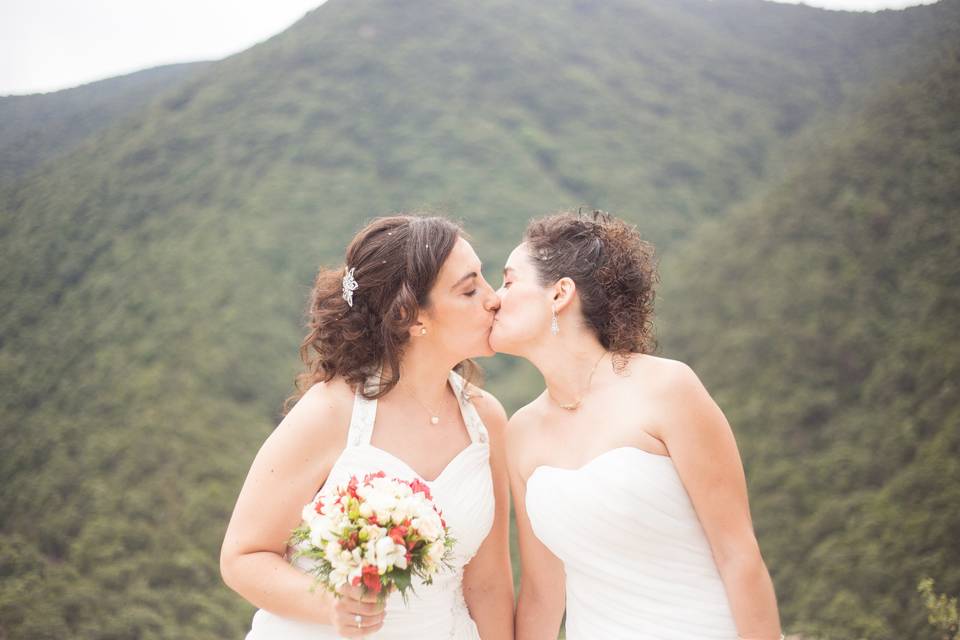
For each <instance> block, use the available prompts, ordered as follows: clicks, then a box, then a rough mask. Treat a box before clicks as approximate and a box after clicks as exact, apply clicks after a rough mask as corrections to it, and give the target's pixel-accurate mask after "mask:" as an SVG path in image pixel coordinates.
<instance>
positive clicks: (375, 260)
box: [283, 214, 478, 413]
mask: <svg viewBox="0 0 960 640" xmlns="http://www.w3.org/2000/svg"><path fill="white" fill-rule="evenodd" d="M462 235H463V231H462V229H461V228H460V227H459V225H457V224H456V223H454V222H452V221H450V220H448V219H447V218H444V217H441V216H416V215H407V214H402V215H394V216H387V217H381V218H375V219H374V220H373V221H372V222H370V224H368V225H367V226H366V227H364V228H363V229H361V230H360V232H359V233H357V235H355V236H354V238H353V240H352V241H351V242H350V244H349V246H348V247H347V252H346V264H345V265H344V266H342V267H339V268H337V269H328V268H325V267H320V270H319V272H318V273H317V277H316V279H315V281H314V285H313V289H312V291H311V292H310V301H309V305H308V308H307V313H306V315H307V318H308V320H307V324H306V327H307V329H308V330H309V332H308V333H307V335H306V337H305V338H304V339H303V341H302V342H301V344H300V358H301V360H303V362H304V364H306V371H304V372H302V373H300V374H299V375H298V376H297V378H296V381H295V386H296V389H297V392H296V393H295V394H294V395H292V396H290V397H289V398H287V400H286V401H285V402H284V405H283V413H287V412H288V411H289V409H290V408H291V407H292V405H293V404H295V403H296V401H297V400H299V399H300V398H301V397H302V396H303V394H304V393H306V392H307V390H308V389H309V388H310V387H312V386H313V385H314V384H317V383H318V382H329V381H330V380H332V379H333V378H335V377H337V376H341V377H342V378H343V379H344V380H345V381H346V382H347V383H348V384H349V385H350V387H351V388H353V389H354V390H356V389H357V388H358V387H359V389H360V390H361V391H360V392H361V393H362V394H363V395H364V396H365V397H367V398H370V399H374V398H379V397H381V396H383V395H385V394H387V393H388V392H389V391H390V390H391V389H393V387H395V386H396V384H397V383H398V382H399V381H400V360H401V358H402V357H403V352H404V348H405V346H406V345H407V343H408V342H409V340H410V328H411V327H412V326H413V325H414V324H416V322H417V315H418V312H419V311H420V310H421V309H424V308H428V307H429V305H430V299H429V293H430V289H431V288H432V287H433V284H434V283H435V282H436V280H437V275H438V274H439V273H440V268H441V267H442V266H443V263H444V261H446V259H447V257H448V256H449V255H450V251H451V250H452V249H453V246H454V244H456V242H457V239H458V238H459V237H461V236H462ZM348 269H353V270H354V273H353V277H354V279H355V280H356V282H357V284H358V285H359V286H358V288H357V289H356V290H355V291H354V292H353V306H350V305H349V304H348V303H347V301H346V300H344V299H343V295H342V294H343V288H342V287H343V285H342V283H343V278H344V276H345V275H346V273H347V270H348ZM381 368H383V375H382V376H381V377H380V378H379V380H377V381H376V382H377V383H378V384H373V385H367V384H366V383H367V380H368V379H370V378H371V376H376V375H377V374H378V373H379V372H380V370H381ZM456 369H457V370H459V371H463V372H466V373H467V376H466V377H468V378H470V377H472V374H474V373H475V372H476V371H478V368H477V366H476V365H475V364H474V363H473V362H472V361H470V360H465V361H464V362H461V363H460V364H458V365H457V367H456Z"/></svg>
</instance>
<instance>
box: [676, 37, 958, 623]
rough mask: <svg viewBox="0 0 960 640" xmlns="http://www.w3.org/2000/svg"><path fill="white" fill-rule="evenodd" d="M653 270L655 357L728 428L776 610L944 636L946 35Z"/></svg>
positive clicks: (952, 100)
mask: <svg viewBox="0 0 960 640" xmlns="http://www.w3.org/2000/svg"><path fill="white" fill-rule="evenodd" d="M956 26H957V25H956V23H954V33H953V35H952V37H951V39H950V40H949V41H948V42H949V43H950V45H951V46H948V47H943V46H942V44H943V43H942V42H941V43H937V42H931V43H930V45H929V48H930V53H931V55H930V56H928V57H929V58H932V62H929V63H928V67H927V68H926V69H924V70H923V72H922V73H917V74H912V75H911V77H909V78H908V79H904V80H902V81H900V82H893V83H889V84H888V85H887V86H886V87H885V88H884V89H883V90H882V91H880V94H879V95H878V96H877V97H876V99H875V100H873V101H872V102H871V103H870V104H869V105H868V106H867V107H866V108H865V110H864V111H863V112H861V113H859V114H858V115H857V117H855V118H844V119H841V120H840V121H838V122H836V123H835V126H834V127H833V130H832V135H831V136H825V137H823V138H821V144H819V145H817V146H815V147H814V148H811V149H808V150H807V151H808V153H810V156H809V157H808V158H806V159H805V161H804V162H803V163H802V164H801V166H800V168H798V169H797V170H795V171H794V172H792V174H791V175H790V177H789V178H788V179H786V180H785V181H784V182H783V183H782V184H780V185H779V186H777V187H776V188H773V189H772V190H771V191H770V193H769V194H768V195H766V196H765V197H763V198H760V199H758V200H757V201H756V202H754V203H753V204H751V205H749V206H746V207H743V208H742V209H741V210H738V211H736V212H735V213H733V214H731V215H730V216H728V217H727V218H726V219H725V220H724V221H723V222H722V224H709V225H705V226H704V227H702V228H701V229H699V230H698V232H697V233H696V234H695V237H694V238H692V239H691V240H690V241H689V242H688V243H687V244H686V245H685V246H683V247H682V248H680V249H679V250H678V251H676V252H674V253H673V254H672V255H671V256H670V257H669V258H668V259H667V260H666V261H665V262H664V266H663V269H664V274H665V286H664V292H663V294H662V296H661V303H660V309H661V315H660V322H661V327H662V332H661V333H662V335H663V336H664V348H665V350H667V351H668V352H670V353H671V354H673V355H675V356H678V357H682V358H685V359H687V360H688V361H689V362H690V363H691V364H692V365H693V366H694V367H695V368H696V369H697V370H698V371H699V373H700V375H701V377H702V378H703V380H704V382H705V383H706V384H707V386H708V388H710V389H711V391H712V392H713V393H714V395H715V397H716V398H717V400H718V402H719V403H720V405H721V406H722V407H723V408H724V409H725V411H726V413H727V416H728V418H730V420H731V423H732V424H733V425H734V427H735V431H736V432H737V434H738V440H739V442H740V447H741V451H742V453H743V457H744V461H745V465H746V467H747V471H748V478H749V485H750V490H751V501H752V508H753V514H754V520H755V524H756V528H757V531H758V535H759V537H760V540H761V544H762V547H763V550H764V553H765V557H766V559H767V561H768V564H769V566H770V568H771V570H772V573H773V576H774V580H775V583H776V585H777V589H778V595H779V598H780V602H781V607H782V613H783V617H784V619H785V620H787V621H790V622H792V623H793V625H792V628H793V629H794V630H796V631H804V632H805V633H810V634H811V635H813V636H816V637H820V636H821V635H822V637H825V638H916V639H920V638H929V639H930V640H933V639H934V638H939V637H940V636H938V635H936V634H935V633H934V632H933V630H932V629H931V628H929V627H928V625H927V621H926V614H925V611H924V608H923V605H922V601H921V599H920V598H919V596H918V595H917V593H916V586H917V583H918V582H919V581H920V579H921V578H923V577H924V576H931V577H933V578H934V579H935V580H936V581H937V584H938V585H939V587H940V588H941V589H943V590H945V591H946V592H948V593H954V594H955V593H957V592H958V591H960V546H958V543H957V540H958V538H957V533H958V531H960V388H958V386H957V382H958V380H960V340H958V336H957V327H958V326H960V205H958V203H960V47H958V46H957V45H956V43H958V42H960V29H957V28H956Z"/></svg>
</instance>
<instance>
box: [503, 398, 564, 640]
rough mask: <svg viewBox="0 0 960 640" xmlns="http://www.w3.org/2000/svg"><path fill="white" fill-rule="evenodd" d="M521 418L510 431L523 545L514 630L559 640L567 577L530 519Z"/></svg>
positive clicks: (521, 638) (530, 639)
mask: <svg viewBox="0 0 960 640" xmlns="http://www.w3.org/2000/svg"><path fill="white" fill-rule="evenodd" d="M521 414H522V411H521V412H518V413H517V414H515V415H514V416H513V418H512V419H511V420H510V424H509V425H508V427H507V460H508V468H509V472H510V489H511V492H512V494H513V509H514V513H516V516H517V534H518V538H519V541H520V597H519V599H518V601H517V614H516V621H515V623H514V627H515V633H516V638H517V640H540V639H543V638H548V639H550V640H555V639H556V637H557V634H558V633H559V631H560V623H561V621H562V620H563V612H564V610H565V608H566V591H565V584H566V575H565V573H564V569H563V562H561V561H560V559H559V558H557V557H556V556H555V555H553V553H551V552H550V550H549V549H547V548H546V547H545V546H544V545H543V543H542V542H540V540H539V539H538V538H537V536H536V535H535V534H534V532H533V528H532V527H531V526H530V520H529V518H528V517H527V508H526V502H525V500H526V481H527V478H526V476H525V475H524V474H523V472H522V469H524V468H525V467H524V464H523V462H524V457H525V455H526V454H527V452H526V451H525V443H524V437H523V435H524V434H523V425H522V422H523V416H522V415H521ZM531 471H532V470H531Z"/></svg>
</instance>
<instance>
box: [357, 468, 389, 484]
mask: <svg viewBox="0 0 960 640" xmlns="http://www.w3.org/2000/svg"><path fill="white" fill-rule="evenodd" d="M386 477H387V474H386V473H384V472H383V471H377V472H376V473H368V474H367V475H365V476H364V477H363V483H364V484H370V481H371V480H373V479H374V478H386Z"/></svg>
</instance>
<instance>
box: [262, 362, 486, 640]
mask: <svg viewBox="0 0 960 640" xmlns="http://www.w3.org/2000/svg"><path fill="white" fill-rule="evenodd" d="M463 384H464V382H463V378H461V377H460V376H459V375H457V374H456V373H454V372H451V373H450V385H451V387H452V388H453V391H454V394H455V395H456V396H457V398H458V401H459V403H460V411H461V414H462V416H463V421H464V424H465V425H466V427H467V431H468V432H469V434H470V441H471V442H470V444H469V445H468V446H467V447H466V448H465V449H463V450H461V451H460V453H458V454H457V455H456V456H455V457H454V458H453V459H452V460H451V461H450V462H449V463H448V464H447V466H446V467H445V468H444V469H443V471H441V473H440V475H439V476H437V478H435V479H434V480H427V481H426V483H427V484H428V485H429V486H430V492H431V494H432V495H433V499H434V501H435V502H436V503H437V504H438V505H439V507H440V509H441V510H442V511H443V517H444V519H445V520H446V522H447V524H448V525H449V527H450V534H451V535H452V536H453V537H454V538H455V539H456V546H455V547H454V550H453V552H454V555H453V565H454V570H453V571H446V570H443V571H440V572H439V573H438V574H436V575H435V576H434V579H433V584H430V585H425V584H423V583H421V582H420V581H419V580H418V579H417V578H414V583H413V587H414V589H415V593H414V594H411V595H410V599H409V602H408V603H407V604H404V602H403V599H402V597H401V596H400V594H398V593H395V594H393V595H391V596H390V597H389V598H388V600H387V605H386V618H385V622H384V626H383V628H382V629H381V630H380V631H379V632H377V633H375V634H371V635H368V636H364V637H367V638H376V639H378V640H414V639H417V640H419V639H423V640H440V639H446V638H456V639H457V640H461V639H462V640H477V639H479V634H478V633H477V628H476V625H475V624H474V622H473V620H472V619H471V618H470V614H469V612H468V611H467V606H466V603H465V602H464V599H463V589H462V579H463V569H464V567H465V566H466V564H467V563H468V562H469V561H470V559H471V558H473V556H474V555H475V554H476V552H477V550H478V549H479V548H480V544H481V543H482V542H483V540H484V538H486V536H487V533H488V532H489V531H490V528H491V527H492V526H493V518H494V496H493V479H492V476H491V472H490V463H489V457H490V449H489V443H488V438H487V431H486V428H485V427H484V425H483V421H482V420H481V419H480V416H479V414H478V413H477V411H476V409H475V408H474V406H473V405H472V404H471V403H470V402H469V401H468V400H465V399H464V397H463ZM376 409H377V402H376V400H367V399H366V398H364V397H363V396H362V395H361V394H359V393H357V395H356V399H355V402H354V408H353V416H352V418H351V423H350V430H349V433H348V436H347V443H346V444H347V446H346V447H345V448H344V450H343V452H342V453H341V454H340V456H339V457H338V458H337V460H336V462H335V463H334V464H333V467H332V468H331V470H330V473H329V475H328V476H327V479H326V481H325V482H324V484H323V487H321V489H320V491H323V490H324V489H326V488H327V487H333V486H336V485H338V484H343V483H345V482H347V481H348V480H349V478H350V476H351V475H357V476H363V475H365V474H367V473H370V472H375V471H380V470H383V471H384V472H386V474H387V475H388V476H393V477H398V478H403V479H413V478H415V477H419V476H418V475H417V474H416V473H415V472H414V470H413V469H411V468H410V466H409V465H407V463H405V462H404V461H403V460H401V459H400V458H397V457H396V456H394V455H393V454H391V453H389V452H387V451H385V450H383V449H380V448H379V447H375V446H373V445H372V444H370V438H371V435H372V433H373V424H374V420H375V418H376ZM307 562H308V560H307V559H301V560H300V561H299V566H300V567H301V568H306V567H307V565H306V563H307ZM337 637H339V636H337V635H336V633H335V632H334V631H333V627H331V626H329V625H323V624H309V623H303V622H298V621H296V620H290V619H287V618H283V617H280V616H277V615H274V614H272V613H270V612H269V611H266V610H263V609H261V610H259V611H257V612H256V614H254V618H253V625H252V628H251V630H250V633H249V634H248V635H247V640H308V639H309V640H326V639H329V638H337Z"/></svg>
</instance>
